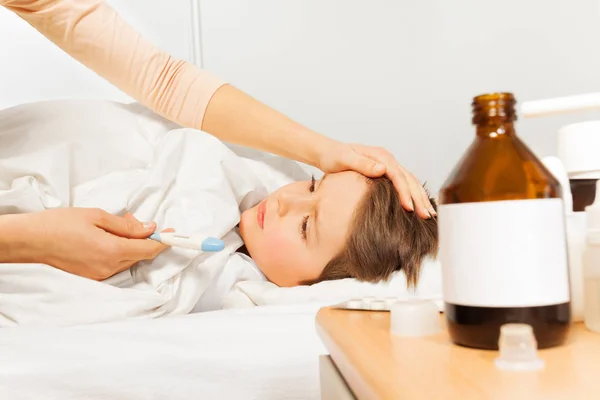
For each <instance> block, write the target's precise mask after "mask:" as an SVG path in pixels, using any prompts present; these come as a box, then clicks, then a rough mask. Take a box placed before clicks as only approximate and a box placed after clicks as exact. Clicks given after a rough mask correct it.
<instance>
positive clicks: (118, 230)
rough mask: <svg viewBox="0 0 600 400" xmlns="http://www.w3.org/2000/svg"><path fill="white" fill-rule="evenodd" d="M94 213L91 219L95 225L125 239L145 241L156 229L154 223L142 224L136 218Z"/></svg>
mask: <svg viewBox="0 0 600 400" xmlns="http://www.w3.org/2000/svg"><path fill="white" fill-rule="evenodd" d="M92 211H93V212H92V215H91V218H92V222H93V223H94V225H96V226H97V227H98V228H100V229H103V230H105V231H106V232H109V233H112V234H113V235H116V236H120V237H123V238H130V239H145V238H147V237H148V236H150V235H152V234H153V233H154V231H155V229H156V224H155V223H154V222H140V221H138V220H136V219H135V218H123V217H119V216H117V215H113V214H110V213H108V212H106V211H103V210H92Z"/></svg>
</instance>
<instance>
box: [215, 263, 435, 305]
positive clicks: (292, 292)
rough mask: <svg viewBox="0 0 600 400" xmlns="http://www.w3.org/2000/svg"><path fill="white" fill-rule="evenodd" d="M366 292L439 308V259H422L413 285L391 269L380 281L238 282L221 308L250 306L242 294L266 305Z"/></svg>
mask: <svg viewBox="0 0 600 400" xmlns="http://www.w3.org/2000/svg"><path fill="white" fill-rule="evenodd" d="M367 296H374V297H378V298H385V297H398V298H402V299H411V298H417V299H428V300H433V301H435V302H436V304H437V305H438V307H439V308H440V310H441V309H442V273H441V266H440V263H439V261H438V260H437V259H435V260H434V259H426V260H425V261H424V262H423V265H422V267H421V276H420V278H419V284H418V285H417V287H416V288H415V289H408V288H407V287H406V277H405V275H404V272H402V271H397V272H395V273H394V274H393V275H392V277H391V278H390V279H389V280H388V281H385V282H380V283H368V282H360V281H358V280H356V279H351V278H348V279H340V280H334V281H325V282H320V283H317V284H314V285H310V286H296V287H291V288H283V287H279V286H277V285H275V284H273V283H272V282H266V281H263V282H257V281H243V282H238V283H236V285H235V286H234V288H233V290H232V292H231V293H230V296H229V297H228V300H229V301H226V302H225V304H224V306H223V308H234V307H235V308H239V307H244V306H250V305H251V304H243V302H242V301H241V299H243V298H246V299H248V300H249V301H250V302H251V303H252V304H254V305H258V306H266V305H281V304H303V303H313V302H316V303H326V304H335V303H340V302H342V301H346V300H349V299H353V298H361V297H367Z"/></svg>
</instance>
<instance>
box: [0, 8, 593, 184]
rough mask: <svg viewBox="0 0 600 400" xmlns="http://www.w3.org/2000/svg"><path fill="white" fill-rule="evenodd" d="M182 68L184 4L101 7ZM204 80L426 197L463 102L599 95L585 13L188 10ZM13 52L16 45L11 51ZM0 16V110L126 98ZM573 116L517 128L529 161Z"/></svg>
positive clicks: (458, 135) (466, 105)
mask: <svg viewBox="0 0 600 400" xmlns="http://www.w3.org/2000/svg"><path fill="white" fill-rule="evenodd" d="M110 3H111V4H113V5H115V7H117V9H118V10H119V11H120V12H121V13H122V15H123V16H124V17H125V18H126V19H127V20H129V21H130V22H131V23H132V24H133V25H134V26H136V27H137V28H138V29H140V30H141V31H142V32H143V33H144V34H145V35H146V36H147V37H148V38H149V39H150V40H152V41H154V42H155V43H156V44H157V45H159V46H160V47H162V48H164V49H166V50H168V51H170V52H172V53H173V54H174V55H175V56H176V57H181V58H184V59H188V60H189V59H191V52H190V48H191V38H190V32H191V23H190V20H191V15H190V13H191V10H192V9H191V8H190V1H187V0H186V1H184V0H176V1H167V0H112V1H110ZM200 3H201V28H202V55H203V64H204V66H205V67H206V68H208V69H210V70H212V71H213V72H215V73H217V74H218V75H220V76H221V77H223V78H225V79H227V80H229V81H230V82H232V83H233V84H235V85H236V86H238V87H240V88H241V89H243V90H246V91H247V92H249V93H250V94H251V95H253V96H255V97H256V98H258V99H260V100H262V101H264V102H266V103H267V104H269V105H271V106H273V107H275V108H277V109H279V110H280V111H283V112H284V113H286V114H288V115H289V116H291V117H292V118H294V119H296V120H298V121H299V122H302V123H304V124H305V125H307V126H309V127H311V128H313V129H315V130H318V131H320V132H323V133H325V134H327V135H330V136H333V137H335V138H338V139H341V140H346V141H354V142H362V143H367V144H375V145H384V146H385V147H387V148H388V149H389V150H391V151H392V152H393V153H394V154H395V155H396V157H397V158H398V160H399V161H400V162H401V163H402V164H404V165H405V166H407V167H408V168H409V169H410V170H412V171H413V172H414V173H415V174H416V175H417V176H418V177H419V178H420V179H421V180H427V181H428V182H429V184H430V188H431V189H432V190H433V191H434V192H436V191H437V190H438V189H439V186H440V185H441V184H442V183H443V180H444V179H445V177H446V175H447V174H448V171H449V170H450V168H451V167H452V166H453V165H454V163H455V162H456V161H457V159H458V158H459V157H460V155H461V154H462V152H463V151H464V149H465V148H466V146H468V144H469V143H470V141H471V140H472V139H473V135H474V132H473V128H472V126H471V125H470V102H471V98H472V97H473V96H474V95H476V94H479V93H482V92H489V91H495V90H506V91H512V92H514V93H515V94H516V96H517V98H518V99H519V100H521V101H523V100H529V99H536V98H542V97H548V96H556V95H567V94H575V93H583V92H590V91H599V90H600V72H599V71H600V51H598V44H599V43H600V23H599V22H600V1H598V0H570V1H564V0H527V1H523V0H504V1H503V2H497V1H487V0H453V1H448V0H419V1H408V0H288V1H281V0H201V1H200ZM16 38H18V39H16ZM45 41H46V40H45V39H44V38H43V37H41V36H40V35H39V34H38V33H37V32H36V31H34V30H33V29H31V28H30V27H29V26H28V25H26V24H25V23H23V22H22V21H20V20H19V19H18V18H15V17H14V16H13V15H12V14H10V13H9V12H8V11H6V10H4V9H1V8H0V108H3V107H7V106H9V105H13V104H19V103H22V102H26V101H35V100H44V99H51V98H58V97H62V98H64V97H71V98H89V97H96V98H97V97H101V98H111V99H116V100H123V101H127V100H128V99H127V97H125V96H123V95H122V94H120V93H119V92H118V91H117V90H116V89H115V88H113V87H112V86H110V85H108V84H106V83H105V82H103V81H102V80H101V79H99V78H97V77H95V76H94V74H93V73H92V72H90V71H87V70H85V68H83V67H82V66H81V65H79V64H77V63H76V62H74V61H72V60H71V59H70V58H68V57H67V56H65V55H63V54H62V53H61V52H60V51H59V50H58V49H56V48H54V47H53V46H49V45H47V44H46V42H45ZM590 118H600V113H585V114H577V115H569V116H560V117H551V118H545V119H537V120H528V121H521V122H520V123H519V125H518V130H519V132H520V134H521V136H522V137H523V139H524V140H525V141H526V142H527V143H528V144H530V145H531V147H532V148H533V149H534V151H536V152H537V153H538V154H539V155H541V156H545V155H549V154H554V153H555V147H556V132H557V129H558V128H559V127H560V126H561V125H562V124H565V123H568V122H574V121H578V120H582V119H590Z"/></svg>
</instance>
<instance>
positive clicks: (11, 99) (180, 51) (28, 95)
mask: <svg viewBox="0 0 600 400" xmlns="http://www.w3.org/2000/svg"><path fill="white" fill-rule="evenodd" d="M108 3H110V4H111V5H112V6H113V7H115V9H116V10H117V11H118V12H119V13H120V14H121V15H122V16H123V17H124V18H125V19H126V20H127V21H128V22H129V23H130V24H132V25H133V26H134V27H135V28H136V29H138V30H139V31H140V32H142V34H143V35H144V36H145V37H146V38H147V39H149V40H150V41H152V42H153V43H155V44H156V45H158V46H160V47H161V48H163V49H165V50H167V51H169V52H171V53H172V54H173V55H174V56H175V57H178V58H183V59H186V60H191V42H192V39H191V38H192V36H191V18H190V2H189V1H184V0H177V2H169V1H163V0H108ZM171 3H174V4H171ZM56 98H72V99H85V98H104V99H112V100H116V101H126V102H129V101H131V99H130V98H129V97H128V96H126V95H125V94H123V93H122V92H120V91H119V90H118V89H116V88H115V87H114V86H112V85H110V84H109V83H107V82H106V81H104V80H103V79H101V78H100V77H98V76H97V75H95V74H94V73H93V72H92V71H90V70H88V69H87V68H85V67H84V66H83V65H81V64H79V63H78V62H76V61H74V60H73V59H72V58H70V57H69V56H67V55H66V54H65V53H63V52H62V50H60V49H59V48H58V47H56V46H54V45H53V44H52V43H51V42H50V41H48V40H47V39H46V38H45V37H43V36H42V35H41V34H40V33H38V32H37V31H36V30H35V29H33V28H32V27H31V26H30V25H28V24H27V23H26V22H25V21H23V20H22V19H20V18H18V17H17V16H15V15H14V14H13V13H12V12H10V11H8V10H7V9H5V8H4V7H0V109H2V108H6V107H9V106H13V105H16V104H21V103H25V102H31V101H42V100H51V99H56Z"/></svg>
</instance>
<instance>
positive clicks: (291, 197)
mask: <svg viewBox="0 0 600 400" xmlns="http://www.w3.org/2000/svg"><path fill="white" fill-rule="evenodd" d="M277 203H278V207H277V213H278V214H279V216H280V217H283V216H285V215H287V214H288V213H299V214H304V213H306V212H308V211H310V210H311V209H312V207H313V204H314V199H313V198H312V197H311V196H302V195H299V194H292V193H289V194H286V193H281V195H280V196H278V197H277Z"/></svg>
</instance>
